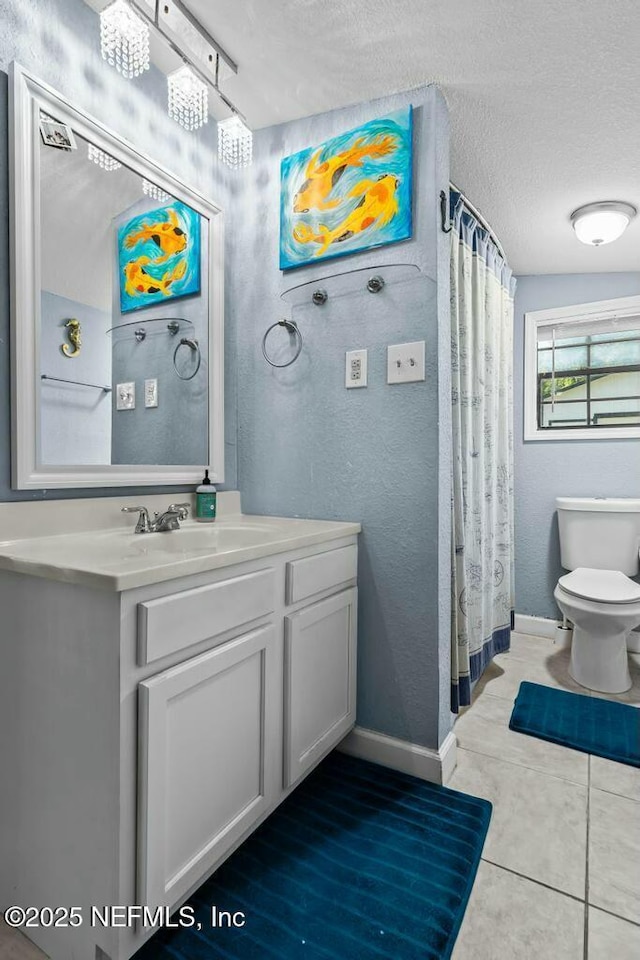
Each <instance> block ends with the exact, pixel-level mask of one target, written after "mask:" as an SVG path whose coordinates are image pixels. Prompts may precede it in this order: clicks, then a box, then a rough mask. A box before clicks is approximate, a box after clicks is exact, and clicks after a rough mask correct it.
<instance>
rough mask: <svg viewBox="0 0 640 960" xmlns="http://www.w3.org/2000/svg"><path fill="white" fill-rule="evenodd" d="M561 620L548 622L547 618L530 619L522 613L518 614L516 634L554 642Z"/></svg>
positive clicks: (516, 617)
mask: <svg viewBox="0 0 640 960" xmlns="http://www.w3.org/2000/svg"><path fill="white" fill-rule="evenodd" d="M559 623H562V621H561V620H548V619H547V618H546V617H528V616H525V615H524V614H522V613H516V616H515V625H514V633H526V634H528V635H529V636H532V637H548V639H549V640H554V639H555V636H556V627H557V626H558V624H559Z"/></svg>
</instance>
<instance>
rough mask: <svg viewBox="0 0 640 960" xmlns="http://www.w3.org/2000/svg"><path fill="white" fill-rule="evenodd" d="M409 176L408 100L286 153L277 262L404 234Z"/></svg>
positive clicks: (322, 256)
mask: <svg viewBox="0 0 640 960" xmlns="http://www.w3.org/2000/svg"><path fill="white" fill-rule="evenodd" d="M411 178H412V108H411V107H408V108H406V109H404V110H398V111H396V112H395V113H391V114H388V115H387V116H386V117H382V118H380V119H378V120H371V121H369V122H368V123H365V124H363V125H362V126H361V127H357V128H356V129H355V130H350V131H348V132H347V133H344V134H342V135H341V136H338V137H333V138H332V139H331V140H327V141H325V143H323V144H322V145H321V146H318V147H315V148H314V147H311V148H309V149H307V150H302V151H300V153H294V154H292V155H291V156H289V157H285V158H284V159H283V160H282V163H281V167H280V269H281V270H287V269H289V268H291V267H299V266H302V265H303V264H307V263H315V262H317V261H318V260H326V259H328V258H329V257H339V256H343V255H344V254H347V253H356V252H357V251H362V250H370V249H371V248H372V247H380V246H382V245H383V244H386V243H396V242H398V241H399V240H407V239H409V237H411V230H412V224H411Z"/></svg>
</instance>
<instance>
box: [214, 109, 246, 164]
mask: <svg viewBox="0 0 640 960" xmlns="http://www.w3.org/2000/svg"><path fill="white" fill-rule="evenodd" d="M218 156H219V157H220V159H221V160H222V162H223V163H226V165H227V166H228V167H233V168H234V169H236V168H238V167H248V166H249V165H250V163H251V160H252V158H253V134H252V133H251V130H249V128H248V127H247V126H245V124H244V123H243V122H242V120H241V119H240V117H237V116H233V117H229V119H228V120H219V121H218Z"/></svg>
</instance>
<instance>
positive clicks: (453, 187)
mask: <svg viewBox="0 0 640 960" xmlns="http://www.w3.org/2000/svg"><path fill="white" fill-rule="evenodd" d="M449 188H450V189H451V190H455V191H456V193H459V194H460V196H461V197H462V201H463V203H464V205H465V207H466V208H467V210H468V211H469V213H471V214H472V215H473V216H474V217H475V218H476V220H477V221H478V223H479V224H480V226H481V227H483V228H484V229H485V230H486V231H487V233H488V234H489V236H490V237H491V239H492V241H493V242H494V243H495V245H496V247H497V248H498V253H499V254H500V256H501V257H502V259H503V260H504V261H505V263H506V262H507V258H506V256H505V252H504V250H503V249H502V244H501V243H500V241H499V240H498V238H497V236H496V233H495V230H493V228H492V227H491V225H490V224H489V222H488V221H487V220H486V218H485V217H483V216H482V214H481V213H480V211H479V210H477V209H476V207H474V205H473V204H472V203H471V201H470V200H469V199H468V198H467V197H466V196H465V194H464V193H463V191H462V190H461V189H460V187H456V185H455V183H454V182H453V181H452V180H450V181H449Z"/></svg>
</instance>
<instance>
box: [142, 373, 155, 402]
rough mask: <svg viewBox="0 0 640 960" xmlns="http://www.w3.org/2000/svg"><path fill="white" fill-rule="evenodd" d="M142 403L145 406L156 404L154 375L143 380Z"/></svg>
mask: <svg viewBox="0 0 640 960" xmlns="http://www.w3.org/2000/svg"><path fill="white" fill-rule="evenodd" d="M144 405H145V407H157V406H158V381H157V379H156V378H155V377H154V378H153V379H152V380H145V382H144Z"/></svg>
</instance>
